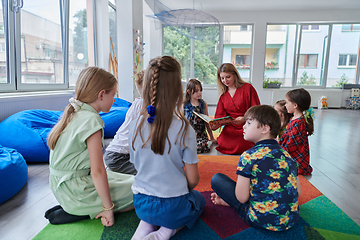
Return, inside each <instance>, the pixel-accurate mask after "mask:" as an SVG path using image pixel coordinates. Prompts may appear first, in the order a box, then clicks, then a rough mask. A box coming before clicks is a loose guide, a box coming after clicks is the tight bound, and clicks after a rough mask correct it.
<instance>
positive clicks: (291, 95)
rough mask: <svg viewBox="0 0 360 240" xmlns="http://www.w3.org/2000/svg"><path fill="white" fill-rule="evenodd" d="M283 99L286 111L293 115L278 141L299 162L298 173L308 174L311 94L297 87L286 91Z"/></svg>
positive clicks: (311, 131) (309, 168) (309, 172)
mask: <svg viewBox="0 0 360 240" xmlns="http://www.w3.org/2000/svg"><path fill="white" fill-rule="evenodd" d="M285 101H286V104H285V106H286V109H287V111H288V113H293V114H294V116H293V117H292V118H291V120H290V123H289V125H288V126H287V128H286V131H285V133H284V134H283V135H282V137H281V138H280V140H279V143H280V145H281V146H282V147H283V148H284V149H285V150H286V151H287V152H288V153H290V155H291V157H292V158H294V159H295V160H296V162H297V163H298V164H299V175H309V174H311V172H312V167H311V166H310V151H309V141H308V136H310V135H312V134H313V132H314V123H313V119H312V117H311V115H310V113H309V112H308V111H307V110H308V109H309V108H310V103H311V96H310V93H309V92H308V91H306V90H305V89H303V88H299V89H294V90H291V91H289V92H287V93H286V95H285Z"/></svg>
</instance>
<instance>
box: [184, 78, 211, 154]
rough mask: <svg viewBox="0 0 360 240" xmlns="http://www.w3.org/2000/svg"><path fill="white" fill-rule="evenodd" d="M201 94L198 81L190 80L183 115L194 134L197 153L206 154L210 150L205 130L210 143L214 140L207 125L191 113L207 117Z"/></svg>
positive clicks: (205, 105) (206, 109)
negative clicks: (194, 112)
mask: <svg viewBox="0 0 360 240" xmlns="http://www.w3.org/2000/svg"><path fill="white" fill-rule="evenodd" d="M201 93H202V86H201V83H200V81H199V80H196V79H190V80H189V82H188V83H187V85H186V92H185V101H184V113H185V117H186V118H187V119H188V120H189V122H190V125H191V126H192V127H193V128H194V130H195V133H196V144H197V153H208V152H210V148H209V146H208V141H209V138H208V135H207V133H206V130H207V132H208V133H209V136H210V141H211V142H213V143H216V140H215V139H214V136H213V133H212V130H211V128H210V126H209V124H208V123H206V122H205V121H203V120H202V119H200V118H199V117H198V116H196V115H195V114H193V111H196V112H198V113H203V114H206V115H208V107H207V104H206V102H205V101H204V100H203V99H202V98H201ZM205 127H206V130H205Z"/></svg>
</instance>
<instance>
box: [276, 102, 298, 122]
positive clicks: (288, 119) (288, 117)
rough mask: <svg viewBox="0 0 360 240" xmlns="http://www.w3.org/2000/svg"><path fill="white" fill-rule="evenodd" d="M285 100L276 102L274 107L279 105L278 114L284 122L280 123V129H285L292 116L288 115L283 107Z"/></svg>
mask: <svg viewBox="0 0 360 240" xmlns="http://www.w3.org/2000/svg"><path fill="white" fill-rule="evenodd" d="M285 103H286V101H285V100H278V101H277V102H276V103H275V105H276V104H277V105H279V106H280V107H281V109H280V112H281V114H282V115H283V116H284V122H283V123H281V129H283V128H285V127H286V125H287V124H288V123H289V122H290V119H291V118H292V117H293V116H294V114H292V113H288V111H287V110H286V107H285Z"/></svg>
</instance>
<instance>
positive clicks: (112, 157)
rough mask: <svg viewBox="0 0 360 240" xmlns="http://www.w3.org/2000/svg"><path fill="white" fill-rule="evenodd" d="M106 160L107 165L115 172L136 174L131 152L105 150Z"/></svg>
mask: <svg viewBox="0 0 360 240" xmlns="http://www.w3.org/2000/svg"><path fill="white" fill-rule="evenodd" d="M104 160H105V164H106V166H108V167H109V168H110V170H111V171H113V172H118V173H125V174H132V175H136V173H137V171H136V169H135V167H134V164H132V163H131V162H130V154H128V153H127V154H124V153H118V152H110V151H105V153H104Z"/></svg>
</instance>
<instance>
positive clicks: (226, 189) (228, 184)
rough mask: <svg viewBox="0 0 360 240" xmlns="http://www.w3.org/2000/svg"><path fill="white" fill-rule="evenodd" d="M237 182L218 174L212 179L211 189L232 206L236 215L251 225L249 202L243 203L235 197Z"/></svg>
mask: <svg viewBox="0 0 360 240" xmlns="http://www.w3.org/2000/svg"><path fill="white" fill-rule="evenodd" d="M235 187H236V182H234V181H233V180H232V179H231V178H229V177H228V176H226V175H225V174H222V173H216V174H215V175H214V176H213V177H212V179H211V188H212V189H213V190H214V191H215V193H216V194H217V195H218V196H219V197H221V198H222V199H223V200H224V201H225V202H226V203H227V204H229V205H230V207H231V208H232V209H234V210H235V211H236V213H237V214H238V215H239V216H240V217H241V218H242V219H244V221H245V222H246V223H248V224H249V222H251V221H249V219H248V217H247V213H248V210H249V201H247V202H246V203H241V202H239V200H237V198H236V196H235Z"/></svg>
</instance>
